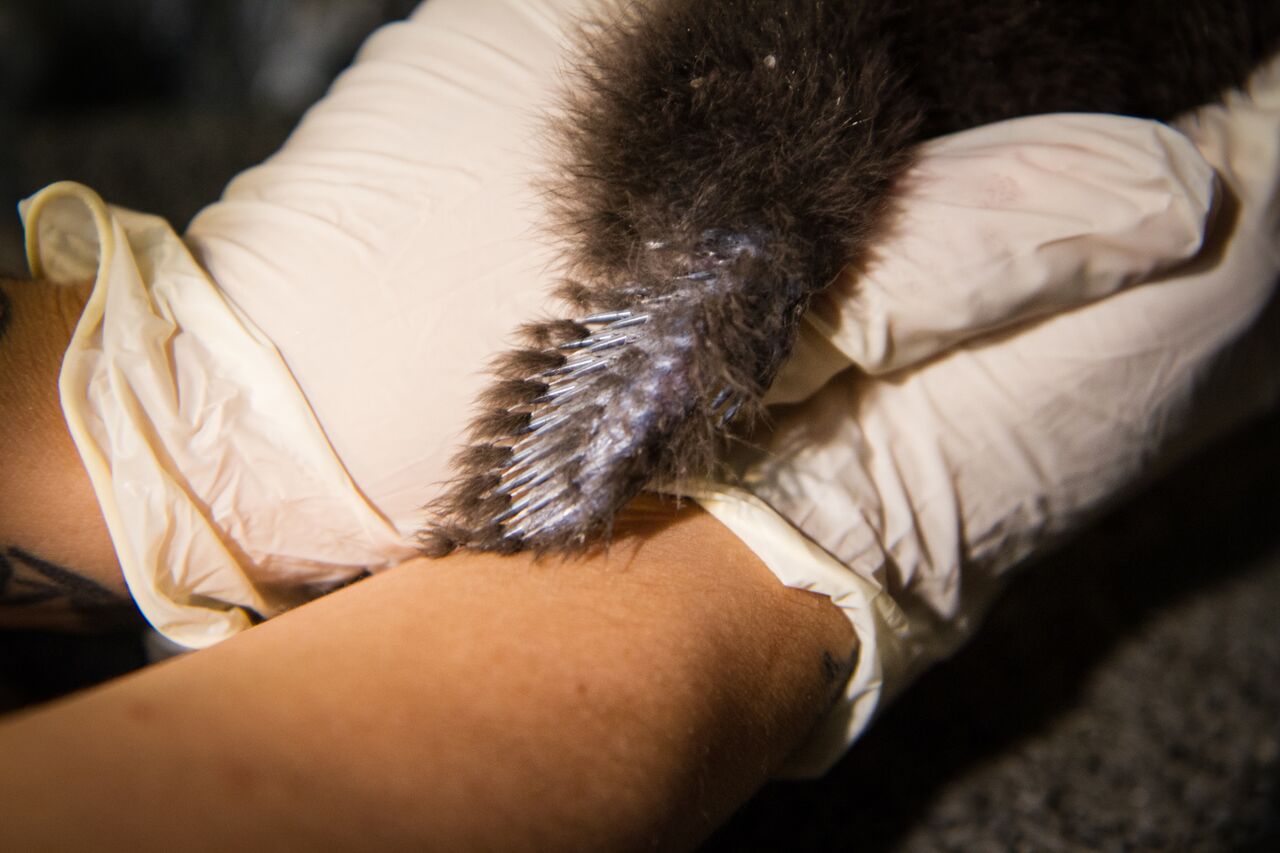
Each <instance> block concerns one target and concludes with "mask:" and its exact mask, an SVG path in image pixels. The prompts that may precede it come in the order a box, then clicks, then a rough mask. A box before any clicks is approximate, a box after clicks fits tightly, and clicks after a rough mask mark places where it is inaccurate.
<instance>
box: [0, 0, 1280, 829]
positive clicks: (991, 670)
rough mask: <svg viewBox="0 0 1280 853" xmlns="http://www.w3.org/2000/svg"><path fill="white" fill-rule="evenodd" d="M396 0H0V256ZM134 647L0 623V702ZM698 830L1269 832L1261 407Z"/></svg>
mask: <svg viewBox="0 0 1280 853" xmlns="http://www.w3.org/2000/svg"><path fill="white" fill-rule="evenodd" d="M475 2H482V0H475ZM414 5H415V3H414V2H412V0H225V2H214V0H207V2H194V0H39V1H38V2H37V0H0V129H2V132H0V272H14V273H16V272H18V271H20V270H22V269H23V265H22V259H21V248H20V247H21V231H20V228H19V224H18V220H17V215H16V212H15V208H14V205H15V203H16V202H17V200H18V199H19V198H22V197H24V196H26V195H29V194H30V193H32V192H34V191H35V190H37V189H39V188H40V187H41V186H44V185H45V184H47V183H50V182H52V181H55V180H61V179H65V178H71V179H75V180H80V181H83V182H85V183H87V184H89V185H90V186H93V187H94V188H95V189H97V190H98V191H99V192H100V193H102V194H103V195H104V196H105V197H106V198H107V199H108V200H109V201H112V202H114V203H117V204H122V205H125V206H129V207H134V208H138V209H141V210H146V211H148V212H152V213H158V214H161V215H164V216H166V217H168V218H169V219H170V220H171V221H172V222H173V223H174V224H175V225H176V226H178V227H179V228H181V227H182V226H184V225H185V224H186V222H187V221H188V220H189V219H190V217H191V216H192V215H193V214H194V213H195V212H196V211H197V210H198V209H199V208H200V207H201V206H203V205H204V204H206V203H208V202H209V201H212V200H213V199H215V198H216V197H217V195H218V194H219V192H220V191H221V188H222V186H223V185H224V184H225V183H226V181H227V180H228V179H229V178H230V177H231V176H232V175H234V174H235V173H236V172H237V171H239V170H240V169H242V168H244V167H246V166H249V165H251V164H253V163H255V162H257V161H259V160H261V159H262V158H263V157H265V156H266V155H268V154H269V153H270V152H271V151H273V150H274V149H275V148H276V147H277V146H278V145H279V144H280V142H281V141H282V140H283V139H284V136H285V134H286V133H287V132H288V130H289V128H290V127H291V126H292V125H293V123H294V122H295V121H296V120H297V118H298V116H299V115H300V114H301V112H302V110H304V109H305V108H306V106H307V105H308V104H310V103H311V102H312V101H314V100H315V99H316V98H318V97H319V96H320V95H322V94H323V92H324V90H325V88H326V87H327V85H328V84H329V82H330V81H331V80H332V78H333V76H334V75H335V74H336V73H337V72H338V71H339V70H340V69H341V68H342V67H343V66H344V65H345V64H346V63H347V62H349V61H350V59H351V57H352V56H353V54H354V51H355V49H356V48H357V47H358V45H359V43H360V42H361V41H362V40H363V38H364V37H365V35H367V33H368V32H369V31H370V30H372V29H373V28H374V27H376V26H377V25H378V24H379V23H381V22H383V21H385V20H391V19H394V18H397V17H400V16H402V15H404V14H405V13H407V12H408V11H409V10H410V9H411V8H412V7H413V6H414ZM142 663H143V654H142V642H141V640H140V638H139V635H138V633H137V632H136V631H134V630H122V631H120V632H117V633H115V634H111V635H105V636H97V637H75V636H65V635H50V634H41V633H36V632H0V712H2V711H6V710H12V709H16V708H20V707H24V706H30V705H31V704H33V703H36V702H39V701H44V700H47V699H49V698H52V697H54V696H57V695H61V694H63V693H65V692H67V691H70V690H74V689H76V688H78V687H82V686H85V685H88V684H92V683H95V682H96V681H100V680H102V679H105V678H109V677H112V676H113V675H116V674H119V673H121V672H125V671H128V670H129V669H131V668H134V667H136V666H139V665H141V664H142ZM707 849H708V850H717V851H719V850H726V851H727V850H784V849H785V850H812V851H826V850H853V849H856V850H873V851H890V850H893V851H943V850H955V851H1003V850H1037V851H1039V850H1046V851H1059V850H1062V851H1075V850H1117V851H1119V850H1180V851H1181V850H1186V851H1195V850H1203V851H1246V850H1258V851H1264V850H1268V851H1270V850H1280V417H1275V416H1273V417H1272V418H1270V419H1269V420H1267V421H1265V422H1263V423H1261V424H1257V425H1254V426H1253V427H1251V428H1249V429H1247V430H1245V431H1242V432H1240V433H1238V434H1236V435H1234V436H1231V437H1230V438H1229V439H1227V440H1226V441H1224V442H1222V443H1220V444H1219V445H1218V446H1217V447H1214V448H1211V449H1210V450H1209V451H1207V452H1206V453H1203V454H1201V455H1200V456H1198V457H1196V458H1195V459H1194V460H1192V461H1191V462H1190V463H1188V464H1187V465H1184V466H1183V467H1181V468H1180V469H1179V470H1178V471H1177V472H1175V473H1174V474H1173V475H1172V476H1171V477H1168V478H1166V479H1164V480H1162V481H1161V482H1159V483H1157V484H1156V485H1154V486H1152V487H1151V488H1149V489H1147V490H1146V491H1145V492H1144V493H1143V494H1142V495H1140V496H1138V497H1137V498H1135V499H1134V500H1132V501H1131V502H1129V503H1128V504H1126V505H1125V506H1124V507H1122V508H1120V509H1119V510H1118V511H1117V512H1116V513H1114V514H1113V515H1111V516H1110V517H1108V518H1107V519H1106V520H1104V521H1103V522H1102V523H1100V524H1099V525H1098V526H1097V527H1096V528H1095V529H1093V530H1092V531H1090V532H1089V533H1087V534H1086V535H1085V536H1083V537H1082V538H1080V539H1079V540H1077V541H1075V542H1073V543H1072V544H1070V545H1069V546H1067V547H1065V548H1064V549H1062V550H1060V551H1059V552H1058V553H1056V554H1054V555H1052V556H1051V557H1050V558H1048V559H1045V560H1043V561H1041V563H1040V564H1039V565H1037V566H1035V567H1032V568H1030V569H1028V570H1027V571H1024V572H1023V573H1022V574H1020V575H1019V576H1018V577H1017V578H1016V579H1015V581H1014V583H1013V584H1012V586H1011V589H1010V590H1009V592H1008V593H1007V594H1006V595H1005V596H1004V598H1002V599H1001V601H1000V602H999V604H998V605H997V606H996V608H995V609H994V610H993V612H992V614H991V616H990V617H989V619H988V621H987V623H986V625H985V627H984V628H983V629H982V631H981V632H980V633H979V635H978V637H977V638H976V639H975V641H974V642H973V643H971V644H970V645H969V646H968V647H967V648H966V649H965V650H964V651H963V652H962V653H961V654H960V655H959V656H958V657H957V658H956V659H954V660H953V661H951V662H949V663H947V664H946V665H943V666H940V667H938V668H936V669H935V670H934V671H933V672H931V673H929V674H928V675H927V676H926V677H925V678H924V679H923V680H922V682H921V683H920V684H919V685H918V686H917V687H916V688H914V689H913V690H911V691H910V692H908V693H907V695H905V696H904V697H903V698H902V699H901V700H900V701H899V702H898V703H897V705H896V706H894V708H893V709H892V710H891V711H890V712H889V713H888V714H886V715H885V716H884V717H883V718H882V719H881V720H880V721H879V722H878V723H877V724H876V726H875V727H874V728H873V729H872V731H871V732H870V733H869V734H868V735H867V736H866V737H865V738H864V739H863V740H862V742H861V743H859V744H858V745H857V746H856V747H855V748H854V750H853V751H852V752H851V754H850V755H849V756H848V757H847V758H846V759H845V760H844V761H843V762H842V763H841V764H840V765H839V766H838V767H837V768H836V770H835V771H833V772H832V773H831V774H830V775H829V776H828V777H827V778H825V779H823V780H819V781H816V782H812V783H804V784H775V785H772V786H770V787H769V788H768V789H766V790H765V791H764V792H763V793H762V794H761V795H760V796H759V797H757V798H756V800H755V801H754V802H753V803H751V804H750V805H749V806H748V807H747V808H746V809H744V810H743V811H742V813H740V814H739V815H738V816H737V817H736V818H735V819H734V820H733V821H732V822H731V823H730V824H729V825H728V826H727V827H725V828H724V829H723V830H721V831H720V832H719V833H718V834H717V835H716V836H715V837H714V838H713V839H712V840H711V841H710V842H709V843H708V845H707Z"/></svg>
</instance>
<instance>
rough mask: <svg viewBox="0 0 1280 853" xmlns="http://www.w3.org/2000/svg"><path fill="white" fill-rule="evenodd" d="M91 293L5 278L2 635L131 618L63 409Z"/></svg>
mask: <svg viewBox="0 0 1280 853" xmlns="http://www.w3.org/2000/svg"><path fill="white" fill-rule="evenodd" d="M89 289H90V288H89V285H88V284H85V285H80V286H58V285H52V284H48V283H44V282H28V281H12V280H6V279H2V278H0V627H58V628H70V629H80V630H83V629H92V628H95V627H104V626H113V625H117V624H119V622H120V620H121V618H122V617H124V618H127V617H128V615H129V614H130V613H131V612H132V606H131V605H130V604H129V596H128V591H127V590H126V588H125V584H124V578H123V577H122V576H121V573H120V567H119V564H118V563H117V562H116V558H115V552H114V550H113V549H112V547H111V539H110V537H109V536H108V534H107V527H106V523H105V522H104V521H103V519H102V514H101V512H100V511H99V510H98V502H97V499H96V498H95V497H94V495H93V489H92V487H91V486H90V484H89V478H88V476H87V475H86V474H85V472H84V467H83V465H82V464H81V462H80V456H79V454H78V453H77V452H76V449H75V445H74V444H72V441H71V436H70V434H69V433H68V432H67V427H66V424H65V422H64V421H63V419H62V410H61V407H60V405H59V403H58V371H59V369H60V367H61V365H62V354H63V352H64V351H65V350H66V347H67V342H68V341H69V340H70V339H71V333H72V331H73V330H74V328H75V324H76V321H77V320H78V319H79V317H80V312H81V310H83V308H84V303H85V300H86V299H87V298H88V295H89Z"/></svg>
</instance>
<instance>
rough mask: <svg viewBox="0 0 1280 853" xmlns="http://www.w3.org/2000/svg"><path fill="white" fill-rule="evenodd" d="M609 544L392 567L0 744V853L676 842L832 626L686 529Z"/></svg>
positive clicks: (708, 806) (792, 721) (789, 704)
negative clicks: (556, 556)
mask: <svg viewBox="0 0 1280 853" xmlns="http://www.w3.org/2000/svg"><path fill="white" fill-rule="evenodd" d="M631 524H632V525H633V526H632V528H631V533H632V534H633V535H632V536H631V538H629V539H628V540H627V541H625V542H623V543H622V544H620V545H617V546H615V547H614V548H613V549H612V550H611V551H610V552H609V554H608V555H607V556H605V555H599V556H596V557H590V558H584V559H581V560H575V561H570V562H559V561H552V560H543V561H540V562H539V561H535V560H533V559H531V558H529V557H524V556H516V557H509V558H496V557H493V556H489V555H470V554H461V555H457V556H454V557H450V558H447V559H445V560H440V561H434V562H431V561H422V560H418V561H413V562H410V563H406V564H404V565H402V566H399V567H398V568H396V569H393V570H391V571H390V572H387V573H386V574H383V575H380V576H377V577H374V578H372V579H370V580H366V581H363V582H361V583H359V584H356V585H354V586H352V587H349V588H347V589H344V590H341V591H339V592H336V593H334V594H332V595H330V596H328V597H326V598H323V599H320V600H318V601H316V602H313V603H311V604H308V605H306V606H304V607H301V608H299V609H297V610H294V611H292V612H290V613H287V614H285V615H284V616H281V617H279V618H277V619H274V620H272V621H270V622H267V623H265V624H263V625H260V626H258V627H256V628H253V629H251V630H250V631H248V632H246V633H245V634H242V635H240V636H238V637H235V638H233V639H231V640H229V641H227V642H225V643H223V644H221V645H219V646H217V647H215V648H212V649H209V650H207V651H203V652H199V653H196V654H193V655H191V656H189V657H186V658H182V659H178V660H175V661H172V662H170V663H167V664H163V665H160V666H157V667H153V668H152V669H150V670H146V671H143V672H141V673H138V674H135V675H134V676H131V677H128V678H125V679H122V680H120V681H117V682H115V683H114V684H111V685H108V686H107V687H105V688H100V689H97V690H94V691H92V692H89V693H87V694H84V695H81V696H79V697H77V698H73V699H71V700H69V701H64V702H62V703H60V704H57V705H54V706H53V707H50V708H47V709H45V710H42V711H38V712H35V713H32V714H29V715H27V716H25V717H21V718H19V719H16V720H14V721H12V722H9V723H7V724H5V725H0V755H3V756H4V757H5V760H4V761H3V762H0V840H2V841H3V844H0V846H4V847H6V848H9V849H23V850H26V849H117V848H118V849H139V850H150V849H172V845H173V844H175V843H180V844H181V845H182V846H183V847H184V849H211V850H212V849H217V850H226V849H236V848H239V847H241V846H248V847H249V848H251V849H252V848H256V847H258V846H261V845H266V844H269V845H271V846H277V845H281V844H283V845H284V846H286V847H288V848H290V849H308V850H310V849H326V850H328V849H347V850H371V849H378V850H395V849H441V850H466V849H504V850H505V849H556V850H561V849H564V850H573V849H593V850H600V849H632V848H647V847H651V846H652V847H655V848H657V849H664V850H665V849H681V848H686V847H690V846H692V845H693V844H694V843H696V841H697V840H699V839H700V838H702V837H703V836H704V835H705V834H706V833H707V832H709V831H710V829H711V828H712V827H714V826H715V825H716V824H717V823H718V822H720V821H722V820H723V819H724V818H725V817H727V816H728V814H729V813H730V812H731V811H732V810H733V808H735V807H736V806H737V805H738V804H740V803H741V802H742V801H744V800H745V799H746V798H747V797H748V796H749V795H750V793H751V792H752V791H754V790H755V789H756V788H757V787H758V786H759V785H760V784H762V783H763V782H764V781H765V780H766V779H767V778H768V776H769V775H770V774H771V773H772V772H773V771H774V770H776V768H777V767H778V766H779V764H780V763H781V762H782V761H783V759H784V758H785V757H786V755H787V754H788V753H789V752H790V751H791V750H792V749H794V748H795V747H796V746H797V745H798V744H799V743H800V741H801V740H802V739H803V737H804V736H805V734H806V733H807V732H808V731H809V730H810V728H811V727H812V726H813V724H814V723H815V722H816V721H817V720H818V719H819V717H820V715H821V714H822V712H823V710H824V709H825V708H826V707H827V704H828V702H829V701H830V698H831V696H832V695H833V693H834V691H836V690H837V689H838V688H839V686H840V682H841V680H842V676H843V669H844V665H845V664H846V663H847V662H848V660H849V659H850V657H851V655H852V654H853V651H854V643H853V639H852V632H851V629H850V627H849V624H848V622H847V621H846V620H845V619H844V617H843V616H842V615H841V614H840V612H839V611H838V610H837V609H836V608H835V606H834V605H832V604H831V602H830V601H829V600H827V599H825V598H821V597H818V596H815V595H812V594H809V593H805V592H800V591H796V590H789V589H786V588H784V587H782V586H780V585H779V584H778V583H777V581H776V580H775V579H774V578H773V576H772V575H770V574H769V572H768V571H767V570H766V569H765V568H764V567H763V566H762V565H761V564H760V563H759V562H758V560H757V559H756V558H755V557H754V556H753V555H752V554H751V552H750V551H748V550H747V549H746V548H745V547H744V546H743V545H741V544H740V543H739V542H738V541H737V540H736V539H735V537H733V535H732V534H730V533H728V531H726V530H725V529H724V528H723V527H721V526H720V525H719V524H718V522H716V521H714V520H713V519H711V518H710V517H709V516H707V515H705V514H704V513H701V512H698V511H695V510H692V509H689V508H686V509H685V510H683V511H680V512H672V511H671V510H670V509H662V510H654V511H652V512H650V513H649V514H648V517H646V518H644V519H641V520H639V521H633V522H631ZM837 661H838V662H839V663H838V664H835V665H833V663H834V662H837Z"/></svg>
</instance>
